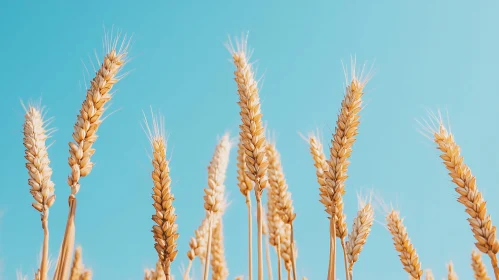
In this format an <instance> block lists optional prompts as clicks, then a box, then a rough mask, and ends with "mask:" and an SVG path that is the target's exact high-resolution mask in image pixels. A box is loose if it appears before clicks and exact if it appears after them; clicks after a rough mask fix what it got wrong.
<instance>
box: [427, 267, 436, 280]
mask: <svg viewBox="0 0 499 280" xmlns="http://www.w3.org/2000/svg"><path fill="white" fill-rule="evenodd" d="M425 280H435V277H433V272H431V269H427V270H425Z"/></svg>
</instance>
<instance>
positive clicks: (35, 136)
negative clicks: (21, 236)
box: [22, 102, 55, 280]
mask: <svg viewBox="0 0 499 280" xmlns="http://www.w3.org/2000/svg"><path fill="white" fill-rule="evenodd" d="M22 106H23V108H24V110H25V112H26V114H25V116H24V124H23V135H24V138H23V144H24V147H25V148H26V149H25V152H24V154H25V156H24V157H25V159H26V161H27V162H26V168H27V169H28V175H29V179H28V184H29V186H30V193H31V195H32V196H33V198H34V199H35V202H33V203H32V206H33V208H35V209H36V210H37V211H38V212H40V215H41V220H42V229H43V246H42V256H41V262H40V268H39V270H38V273H37V274H38V276H37V277H38V278H39V279H40V280H46V279H47V277H48V276H47V274H48V269H49V260H48V247H49V229H48V217H49V208H50V207H51V206H52V205H53V204H54V202H55V194H54V191H55V188H54V186H55V184H54V182H52V178H51V177H52V168H50V160H49V156H48V146H47V143H46V141H47V139H48V138H49V137H50V134H51V132H52V131H53V129H51V128H48V124H49V123H50V119H48V120H46V119H45V118H44V117H45V114H44V110H43V107H41V105H39V104H34V103H31V102H30V103H29V104H28V106H25V105H24V104H22Z"/></svg>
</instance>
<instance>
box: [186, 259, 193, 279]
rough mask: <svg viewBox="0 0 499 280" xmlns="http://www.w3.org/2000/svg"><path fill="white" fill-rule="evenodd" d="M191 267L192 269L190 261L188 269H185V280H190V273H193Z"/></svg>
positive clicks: (190, 261)
mask: <svg viewBox="0 0 499 280" xmlns="http://www.w3.org/2000/svg"><path fill="white" fill-rule="evenodd" d="M191 267H192V260H191V259H189V263H188V264H187V268H186V269H185V272H184V280H189V273H190V272H191Z"/></svg>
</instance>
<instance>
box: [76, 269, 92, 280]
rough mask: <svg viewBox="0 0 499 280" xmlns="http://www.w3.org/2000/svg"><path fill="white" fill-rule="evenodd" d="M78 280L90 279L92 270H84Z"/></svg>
mask: <svg viewBox="0 0 499 280" xmlns="http://www.w3.org/2000/svg"><path fill="white" fill-rule="evenodd" d="M79 280H92V271H91V270H85V271H84V272H83V273H82V274H81V275H80V278H79Z"/></svg>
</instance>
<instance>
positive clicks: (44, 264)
mask: <svg viewBox="0 0 499 280" xmlns="http://www.w3.org/2000/svg"><path fill="white" fill-rule="evenodd" d="M48 218H49V217H48V210H47V212H45V213H44V214H43V215H42V228H43V249H42V261H41V263H40V280H47V270H48V258H49V225H48V223H49V221H48Z"/></svg>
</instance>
